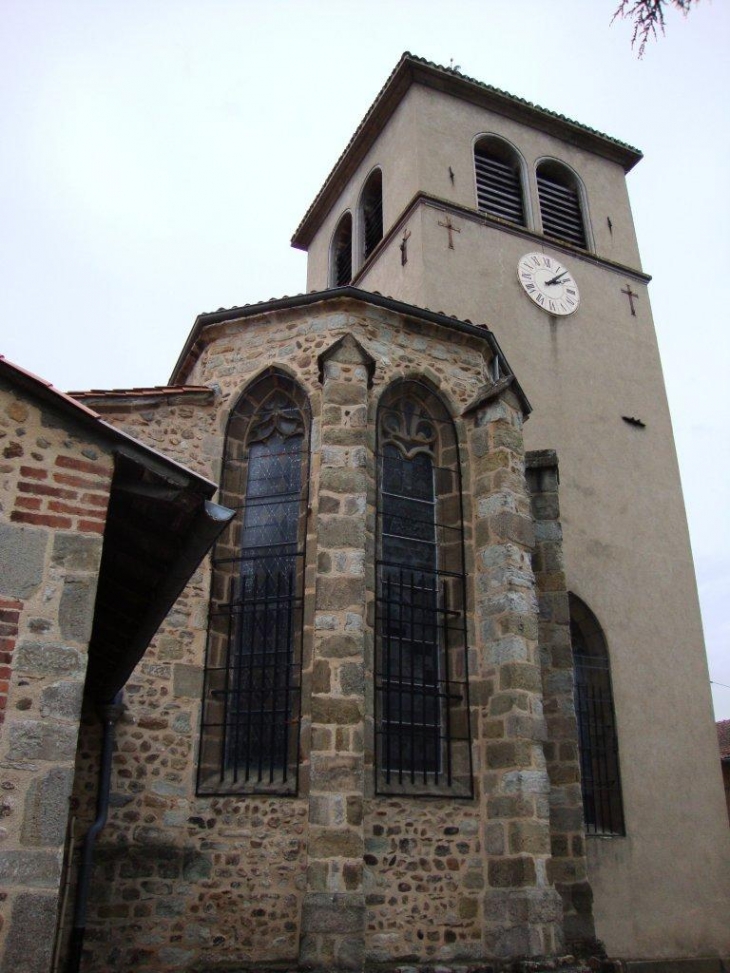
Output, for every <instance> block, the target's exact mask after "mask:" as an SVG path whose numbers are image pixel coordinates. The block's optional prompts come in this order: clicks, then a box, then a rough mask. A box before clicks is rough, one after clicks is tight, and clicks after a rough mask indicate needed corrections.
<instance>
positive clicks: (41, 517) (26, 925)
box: [0, 387, 112, 973]
mask: <svg viewBox="0 0 730 973" xmlns="http://www.w3.org/2000/svg"><path fill="white" fill-rule="evenodd" d="M111 472H112V458H111V456H110V455H109V454H108V452H107V451H105V450H104V448H103V447H102V446H100V444H99V443H98V442H97V441H94V440H93V437H90V436H89V435H87V434H86V433H82V432H80V431H79V429H76V428H75V427H74V424H73V423H72V422H66V421H61V420H59V419H58V418H57V417H56V416H55V415H54V414H53V413H52V412H51V411H50V410H49V411H45V410H44V409H42V408H39V406H38V404H37V403H36V402H35V401H34V400H33V399H32V398H30V397H26V396H25V395H24V394H23V393H20V392H17V391H13V390H11V389H10V388H5V387H0V563H1V564H2V573H1V574H0V651H1V653H2V655H1V656H0V707H1V708H0V724H1V725H0V780H1V782H2V783H1V785H0V786H1V788H2V790H1V792H0V817H1V819H2V820H1V821H0V886H2V892H1V893H0V957H1V958H0V970H2V971H3V973H6V971H13V973H40V971H45V970H47V969H49V968H50V963H51V954H52V950H53V943H54V937H55V928H56V913H57V902H58V893H59V887H60V882H61V865H62V860H63V849H64V841H65V838H66V823H67V818H68V802H69V797H70V795H71V789H72V782H73V774H74V755H75V752H76V742H77V735H78V722H79V716H80V712H81V698H82V692H83V685H84V676H85V671H86V661H87V649H88V642H89V636H90V633H91V622H92V617H93V610H94V598H95V592H96V581H97V573H98V569H99V563H100V559H101V547H102V543H101V536H100V535H101V534H102V533H103V530H104V523H105V517H106V507H107V501H108V496H109V486H110V479H111Z"/></svg>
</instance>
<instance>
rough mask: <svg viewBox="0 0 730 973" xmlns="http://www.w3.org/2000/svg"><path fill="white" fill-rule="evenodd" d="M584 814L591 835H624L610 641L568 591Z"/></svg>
mask: <svg viewBox="0 0 730 973" xmlns="http://www.w3.org/2000/svg"><path fill="white" fill-rule="evenodd" d="M570 635H571V640H572V643H573V664H574V667H575V712H576V717H577V720H578V742H579V747H580V770H581V786H582V789H583V814H584V817H585V825H586V832H587V833H588V834H601V835H623V834H625V829H624V812H623V800H622V796H621V774H620V767H619V758H618V736H617V733H616V714H615V711H614V706H613V690H612V688H611V668H610V664H609V659H608V646H607V644H606V637H605V636H604V634H603V630H602V629H601V626H600V624H599V623H598V620H597V618H596V616H595V615H594V614H593V612H592V611H591V610H590V608H588V606H587V605H586V604H585V603H584V602H582V601H581V600H580V598H577V597H576V596H575V595H573V594H571V595H570Z"/></svg>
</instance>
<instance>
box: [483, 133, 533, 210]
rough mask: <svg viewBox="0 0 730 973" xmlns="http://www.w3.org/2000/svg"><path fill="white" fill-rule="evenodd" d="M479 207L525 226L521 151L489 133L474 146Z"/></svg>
mask: <svg viewBox="0 0 730 973" xmlns="http://www.w3.org/2000/svg"><path fill="white" fill-rule="evenodd" d="M474 171H475V174H476V183H477V207H478V208H479V210H480V212H482V213H488V214H489V215H490V216H497V217H499V218H500V219H503V220H509V222H510V223H517V224H518V225H519V226H525V224H526V220H525V206H524V199H523V192H522V173H521V166H520V161H519V158H518V157H517V153H516V152H515V151H514V149H512V148H511V147H510V146H509V145H507V144H506V143H505V142H503V141H502V140H501V139H498V138H492V137H489V136H487V137H486V138H482V139H480V140H479V141H478V142H477V143H476V145H475V146H474Z"/></svg>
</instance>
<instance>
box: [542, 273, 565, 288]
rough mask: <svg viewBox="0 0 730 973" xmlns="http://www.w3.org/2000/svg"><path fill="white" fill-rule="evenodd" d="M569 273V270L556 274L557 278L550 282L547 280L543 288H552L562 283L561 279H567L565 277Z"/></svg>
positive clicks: (551, 279)
mask: <svg viewBox="0 0 730 973" xmlns="http://www.w3.org/2000/svg"><path fill="white" fill-rule="evenodd" d="M567 273H568V271H567V270H564V271H563V272H562V273H561V274H556V276H555V277H551V278H550V280H546V281H545V283H544V285H543V286H544V287H550V286H552V285H553V284H559V283H560V278H561V277H565V275H566V274H567Z"/></svg>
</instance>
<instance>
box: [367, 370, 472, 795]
mask: <svg viewBox="0 0 730 973" xmlns="http://www.w3.org/2000/svg"><path fill="white" fill-rule="evenodd" d="M377 435H378V444H377V454H378V487H377V570H376V585H377V592H376V640H377V647H376V667H375V668H376V672H375V689H376V693H375V696H376V698H375V706H376V709H375V720H376V752H377V788H378V792H379V793H389V794H392V793H401V794H403V793H407V794H427V795H431V794H438V793H444V794H447V793H448V794H455V795H457V796H470V795H471V793H472V790H471V788H472V774H471V747H470V732H469V698H468V678H467V646H466V612H465V603H464V599H465V590H464V581H465V578H464V545H463V516H462V503H461V477H460V469H459V455H458V446H457V441H456V434H455V429H454V424H453V422H452V420H451V417H450V416H449V414H448V411H447V410H446V408H445V406H444V404H443V402H442V401H441V399H440V398H439V397H438V396H437V395H435V394H434V393H433V392H431V391H430V390H429V389H428V388H427V387H426V386H425V385H422V384H421V383H419V382H415V381H398V382H395V383H394V384H393V385H391V386H390V388H389V389H387V390H386V392H385V393H384V394H383V396H382V398H381V400H380V404H379V408H378V423H377Z"/></svg>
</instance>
